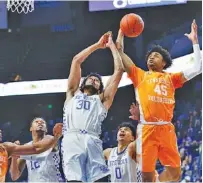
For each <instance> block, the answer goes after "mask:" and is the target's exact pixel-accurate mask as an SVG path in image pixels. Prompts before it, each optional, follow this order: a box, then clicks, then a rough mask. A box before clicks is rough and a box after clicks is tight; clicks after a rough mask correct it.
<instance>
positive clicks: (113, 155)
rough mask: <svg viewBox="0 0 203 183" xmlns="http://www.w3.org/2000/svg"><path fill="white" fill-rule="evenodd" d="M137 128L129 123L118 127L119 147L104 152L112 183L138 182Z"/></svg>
mask: <svg viewBox="0 0 203 183" xmlns="http://www.w3.org/2000/svg"><path fill="white" fill-rule="evenodd" d="M135 133H136V131H135V127H134V126H133V125H132V124H131V123H128V122H124V123H121V124H120V125H119V126H118V133H117V141H118V145H117V147H114V148H108V149H105V150H104V157H105V159H106V160H108V168H109V169H110V171H111V174H110V176H111V182H137V174H136V171H137V170H136V146H135V135H136V134H135Z"/></svg>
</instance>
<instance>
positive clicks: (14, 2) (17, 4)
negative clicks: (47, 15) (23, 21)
mask: <svg viewBox="0 0 203 183" xmlns="http://www.w3.org/2000/svg"><path fill="white" fill-rule="evenodd" d="M7 9H8V10H11V11H12V12H16V11H17V12H18V13H19V14H20V13H25V14H27V13H28V12H32V11H33V10H34V0H7Z"/></svg>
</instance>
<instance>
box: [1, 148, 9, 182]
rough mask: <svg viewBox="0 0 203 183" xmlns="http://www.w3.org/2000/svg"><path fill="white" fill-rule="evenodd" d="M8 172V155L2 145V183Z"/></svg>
mask: <svg viewBox="0 0 203 183" xmlns="http://www.w3.org/2000/svg"><path fill="white" fill-rule="evenodd" d="M7 170H8V153H7V151H6V149H5V148H4V147H3V145H0V180H1V182H4V181H5V180H4V179H5V176H6V173H7Z"/></svg>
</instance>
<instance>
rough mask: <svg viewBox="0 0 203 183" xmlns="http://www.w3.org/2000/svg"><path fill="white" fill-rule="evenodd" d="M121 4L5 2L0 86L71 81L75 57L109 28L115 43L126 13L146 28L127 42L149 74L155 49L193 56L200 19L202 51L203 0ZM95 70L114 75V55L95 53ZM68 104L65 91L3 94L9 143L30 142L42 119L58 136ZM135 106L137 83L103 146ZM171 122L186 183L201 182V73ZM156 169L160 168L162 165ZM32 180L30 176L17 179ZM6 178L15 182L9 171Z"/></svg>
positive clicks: (113, 113)
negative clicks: (34, 124) (33, 126)
mask: <svg viewBox="0 0 203 183" xmlns="http://www.w3.org/2000/svg"><path fill="white" fill-rule="evenodd" d="M116 2H117V1H116ZM116 2H115V1H114V2H112V1H105V2H104V1H103V2H96V1H90V2H88V1H84V2H83V1H37V2H35V10H34V11H33V12H31V13H28V14H18V13H16V12H14V13H12V12H10V11H9V12H7V10H6V3H5V2H2V1H1V2H0V50H1V52H0V83H3V84H6V83H9V82H20V81H36V80H45V79H46V80H49V79H65V78H68V75H69V71H70V65H71V61H72V58H73V56H74V55H75V54H77V53H78V52H80V51H81V50H82V49H84V48H86V47H87V46H89V45H91V44H93V43H95V42H96V41H98V40H99V38H100V37H101V36H102V34H104V33H105V32H107V31H109V30H111V31H113V34H114V40H115V39H116V37H117V32H118V29H119V22H120V19H121V18H122V16H124V15H125V14H127V13H137V14H139V15H140V16H141V17H142V18H143V20H144V23H145V28H144V31H143V33H142V35H140V36H139V37H137V38H130V39H129V38H126V39H125V50H126V53H127V54H128V55H129V56H130V57H131V58H132V59H133V60H134V62H135V63H136V65H137V66H139V67H141V68H142V69H146V63H145V55H146V52H147V51H148V50H149V49H150V48H151V47H152V46H153V45H154V44H160V45H162V46H163V47H164V48H166V49H167V50H168V51H169V52H170V53H171V56H172V58H178V57H181V56H183V55H186V54H190V53H192V52H193V49H192V44H191V42H190V41H189V40H188V39H187V38H186V37H184V33H186V32H190V25H191V22H192V20H193V19H194V18H195V19H196V22H197V24H198V34H199V43H200V46H201V48H202V2H201V1H199V2H198V1H196V2H192V1H186V0H181V1H175V0H174V1H168V2H167V1H160V2H158V1H155V0H154V1H153V0H150V1H133V0H131V1H125V2H127V4H122V3H121V4H120V3H119V2H118V3H117V4H116ZM121 2H122V1H121ZM149 2H151V3H149ZM118 6H122V8H118ZM90 72H98V73H99V74H101V75H102V76H105V75H111V74H112V72H113V59H112V56H111V53H110V51H109V50H99V51H96V52H95V53H93V54H92V55H91V56H90V57H89V58H88V59H87V61H86V62H85V63H84V64H83V65H82V75H83V76H86V75H87V74H88V73H90ZM14 90H15V88H14ZM64 100H65V93H60V94H59V93H57V94H43V95H42V94H38V95H26V96H6V97H0V108H1V110H0V129H2V131H3V141H15V140H20V141H21V143H26V142H28V141H30V140H31V135H30V132H29V124H30V121H31V120H32V119H33V118H34V117H36V116H42V117H44V118H45V119H46V120H47V122H48V125H49V132H50V133H52V128H53V126H54V124H55V123H56V122H62V112H63V110H62V109H63V103H64ZM132 102H134V91H133V87H132V85H130V86H126V87H122V88H120V89H119V90H118V92H117V94H116V97H115V100H114V103H113V105H112V107H111V109H110V111H109V113H108V117H107V119H106V120H105V121H104V123H103V126H102V128H103V133H102V136H101V139H102V140H103V146H104V148H107V147H113V146H115V145H116V133H117V126H118V124H120V123H121V122H124V121H130V119H129V117H128V116H129V115H130V114H129V106H130V104H131V103H132ZM172 122H173V124H174V125H175V127H176V132H177V137H178V146H179V151H180V154H181V159H182V179H181V182H202V156H201V154H202V75H199V76H197V77H196V78H195V79H193V80H192V81H189V82H188V83H186V84H185V85H184V87H183V88H182V89H178V90H177V93H176V108H175V112H174V119H173V121H172ZM132 123H133V124H134V125H136V124H137V122H136V121H132ZM157 169H158V171H161V170H162V166H161V165H160V163H159V162H157ZM26 180H27V173H26V171H24V173H23V175H22V176H21V178H20V179H19V181H26ZM7 181H11V179H10V176H9V174H8V177H7Z"/></svg>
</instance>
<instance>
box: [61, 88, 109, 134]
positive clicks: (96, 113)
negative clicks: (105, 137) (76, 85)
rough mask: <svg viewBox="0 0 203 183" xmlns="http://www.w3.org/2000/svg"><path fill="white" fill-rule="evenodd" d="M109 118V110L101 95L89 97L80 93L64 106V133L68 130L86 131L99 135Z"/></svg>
mask: <svg viewBox="0 0 203 183" xmlns="http://www.w3.org/2000/svg"><path fill="white" fill-rule="evenodd" d="M106 116H107V110H106V109H105V107H104V105H103V104H102V102H101V100H100V97H99V95H92V96H88V95H87V94H85V93H82V92H80V91H78V92H77V93H76V94H75V96H74V97H73V98H72V99H71V100H69V101H66V102H65V104H64V115H63V130H64V131H63V132H64V135H65V134H67V131H68V130H75V129H77V130H85V131H87V132H93V133H95V134H97V135H100V134H101V125H102V122H103V120H104V119H105V118H106Z"/></svg>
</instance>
